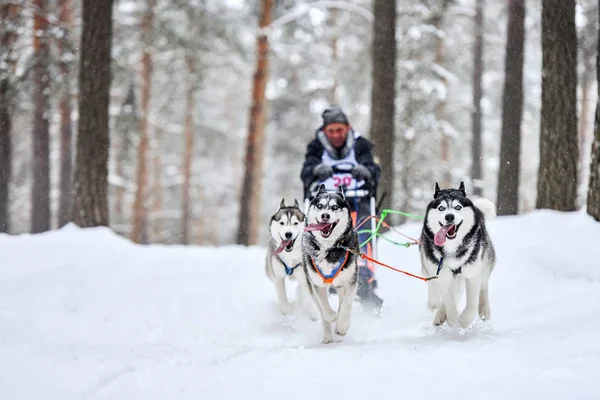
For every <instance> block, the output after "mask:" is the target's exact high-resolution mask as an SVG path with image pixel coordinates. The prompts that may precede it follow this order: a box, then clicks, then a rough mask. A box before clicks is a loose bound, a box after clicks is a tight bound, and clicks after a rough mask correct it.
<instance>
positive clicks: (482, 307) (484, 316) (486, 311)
mask: <svg viewBox="0 0 600 400" xmlns="http://www.w3.org/2000/svg"><path fill="white" fill-rule="evenodd" d="M479 318H481V320H482V321H486V320H488V319H490V306H489V304H481V303H480V304H479Z"/></svg>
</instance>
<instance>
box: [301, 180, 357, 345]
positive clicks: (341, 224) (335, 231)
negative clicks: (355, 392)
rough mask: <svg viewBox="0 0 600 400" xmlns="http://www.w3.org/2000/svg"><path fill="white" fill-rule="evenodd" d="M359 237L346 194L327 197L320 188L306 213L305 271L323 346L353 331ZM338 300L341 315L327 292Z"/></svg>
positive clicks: (331, 194)
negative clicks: (333, 305) (333, 289)
mask: <svg viewBox="0 0 600 400" xmlns="http://www.w3.org/2000/svg"><path fill="white" fill-rule="evenodd" d="M358 251H359V248H358V237H357V234H356V232H354V230H353V227H352V217H351V214H350V208H349V206H348V203H347V202H346V199H345V197H344V194H343V192H342V191H341V189H340V190H338V191H337V192H336V193H328V192H327V191H326V190H325V186H324V185H321V186H320V187H319V191H318V192H317V194H316V195H315V197H314V198H313V199H312V200H311V202H310V205H309V207H308V211H307V226H306V228H305V233H304V235H303V236H302V267H303V268H304V272H305V273H306V280H307V283H308V288H309V290H310V293H311V295H312V298H313V300H314V302H315V304H316V306H317V309H318V310H319V312H320V315H321V322H322V327H323V343H331V342H332V341H333V336H332V332H331V324H332V323H333V322H335V323H336V325H335V333H336V334H338V335H340V336H344V335H346V333H347V332H348V329H349V328H350V318H351V315H352V303H353V300H354V296H355V294H356V289H357V281H358V267H357V265H356V261H357V255H356V254H358ZM330 287H334V288H335V289H336V290H337V293H338V296H339V307H338V312H337V314H336V312H335V311H334V310H332V309H331V306H330V305H329V299H328V296H327V294H328V290H329V288H330Z"/></svg>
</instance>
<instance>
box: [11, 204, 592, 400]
mask: <svg viewBox="0 0 600 400" xmlns="http://www.w3.org/2000/svg"><path fill="white" fill-rule="evenodd" d="M489 229H490V232H491V235H492V238H493V240H494V242H495V246H496V250H497V254H498V263H497V266H496V269H495V270H494V273H493V274H492V277H491V281H490V301H491V309H492V319H491V321H489V322H486V323H483V322H480V321H478V322H476V323H475V325H474V326H472V327H471V328H469V329H468V330H466V331H462V330H450V329H447V328H444V327H442V328H433V327H432V326H431V319H432V316H431V315H430V313H429V311H428V310H427V309H426V287H425V284H424V283H423V282H421V281H419V280H416V279H412V278H409V277H406V276H404V275H401V274H397V273H394V272H392V271H388V270H379V271H378V277H379V281H380V290H379V292H380V294H381V296H382V297H383V298H384V299H385V301H386V309H385V312H384V313H383V315H381V316H380V317H379V318H377V317H373V316H369V315H367V314H365V313H363V312H362V311H361V310H360V308H358V307H357V308H355V311H354V315H353V325H352V327H351V329H350V332H349V334H348V336H347V337H346V338H345V339H344V340H343V341H342V342H341V343H336V344H333V345H322V344H321V343H320V328H319V324H318V323H317V322H311V321H309V320H307V319H306V318H305V317H303V316H298V317H283V316H281V315H280V314H279V311H278V309H277V307H276V305H275V301H274V299H275V296H274V290H273V287H272V286H271V283H270V282H269V281H268V280H267V279H266V278H265V276H264V273H263V271H264V268H263V260H264V249H263V248H259V247H254V248H242V247H236V246H230V247H220V248H193V247H189V248H183V247H163V246H148V247H142V246H136V245H133V244H130V243H129V242H128V241H127V240H125V239H123V238H120V237H118V236H116V235H115V234H113V233H112V232H110V231H109V230H107V229H90V230H80V229H78V228H76V227H74V226H67V227H66V228H64V229H62V230H60V231H55V232H51V233H47V234H40V235H33V236H32V235H23V236H17V237H9V236H0V399H2V400H11V399H36V400H38V399H61V400H64V399H237V398H242V397H243V398H248V399H278V400H280V399H305V400H309V399H310V400H314V399H349V400H352V399H365V400H366V399H368V398H376V399H387V398H394V399H454V398H456V399H478V400H480V399H544V400H547V399H598V398H600V392H599V390H598V382H599V381H600V224H598V223H596V222H594V221H593V220H592V219H590V218H589V217H587V216H586V215H585V214H583V213H570V214H567V213H557V212H550V211H539V212H535V213H533V214H530V215H526V216H520V217H511V218H498V219H497V220H495V221H492V222H491V223H490V224H489ZM402 230H403V231H404V232H405V233H406V234H409V235H410V234H412V235H414V236H417V235H418V230H419V226H418V224H414V225H408V226H404V227H402ZM382 243H383V244H382V248H381V251H380V258H381V260H382V261H383V262H388V263H390V264H392V265H394V266H397V267H398V268H405V269H408V270H410V271H413V272H417V273H419V271H420V268H419V264H418V250H417V249H416V248H415V247H412V248H409V249H405V248H401V247H394V246H392V245H389V244H387V243H385V242H382Z"/></svg>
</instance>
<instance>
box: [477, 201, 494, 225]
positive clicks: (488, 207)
mask: <svg viewBox="0 0 600 400" xmlns="http://www.w3.org/2000/svg"><path fill="white" fill-rule="evenodd" d="M473 204H474V205H475V207H477V208H478V209H479V210H481V212H482V213H483V216H484V217H485V220H486V221H490V220H492V219H494V218H495V217H496V205H495V204H494V202H492V201H491V200H488V199H484V198H483V197H481V198H479V199H477V200H475V201H474V202H473Z"/></svg>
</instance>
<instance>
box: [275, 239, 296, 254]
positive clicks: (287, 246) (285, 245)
mask: <svg viewBox="0 0 600 400" xmlns="http://www.w3.org/2000/svg"><path fill="white" fill-rule="evenodd" d="M294 243H296V239H282V240H281V244H280V245H279V247H278V248H277V250H275V251H274V252H273V254H279V253H281V252H282V251H284V250H285V251H286V252H288V253H289V252H290V251H292V250H294Z"/></svg>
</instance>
